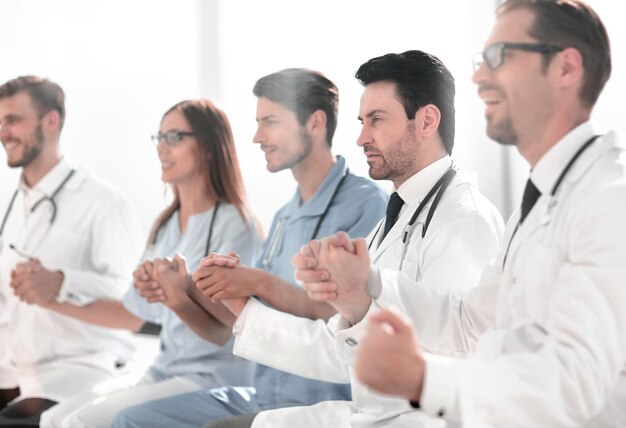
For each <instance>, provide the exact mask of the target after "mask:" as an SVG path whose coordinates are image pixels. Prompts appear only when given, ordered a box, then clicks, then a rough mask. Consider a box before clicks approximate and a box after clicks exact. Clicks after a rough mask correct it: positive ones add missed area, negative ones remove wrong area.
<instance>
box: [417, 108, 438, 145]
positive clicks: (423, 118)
mask: <svg viewBox="0 0 626 428" xmlns="http://www.w3.org/2000/svg"><path fill="white" fill-rule="evenodd" d="M440 121H441V112H440V111H439V109H438V108H437V106H436V105H434V104H427V105H425V106H424V107H421V108H420V109H419V110H417V112H415V128H416V129H415V131H416V132H417V133H418V134H419V135H421V136H422V138H423V139H426V138H428V137H430V136H431V135H433V134H435V133H436V132H437V130H438V129H439V122H440Z"/></svg>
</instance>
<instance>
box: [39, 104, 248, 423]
mask: <svg viewBox="0 0 626 428" xmlns="http://www.w3.org/2000/svg"><path fill="white" fill-rule="evenodd" d="M152 139H153V141H154V142H155V144H156V148H157V154H158V157H159V160H160V162H161V168H162V175H161V178H162V180H163V181H164V182H165V183H167V184H168V185H169V186H170V187H171V189H172V192H173V195H174V197H173V201H172V203H171V204H170V205H169V206H168V207H167V208H166V209H165V210H164V211H163V212H162V213H161V214H160V215H159V216H158V217H157V219H156V221H155V223H154V226H153V228H152V231H151V234H150V238H149V241H148V246H147V249H146V251H145V254H144V258H143V259H144V262H142V263H141V264H140V265H139V266H138V268H137V270H136V271H135V273H134V283H133V287H130V289H129V290H128V292H127V293H126V295H125V297H124V301H123V303H121V302H111V301H98V302H95V303H93V304H91V305H88V306H87V307H83V308H78V307H75V306H74V307H71V306H69V305H67V304H55V306H54V307H52V308H51V309H54V310H57V311H60V312H63V313H65V314H66V315H69V316H75V317H79V318H81V319H83V320H84V321H89V322H93V323H96V324H99V325H102V326H105V327H113V328H129V329H132V330H137V329H139V327H140V326H141V325H142V324H143V323H144V322H145V321H148V322H152V323H156V324H160V325H161V333H160V352H159V353H158V355H157V356H156V358H155V360H154V362H153V364H152V365H151V367H150V368H149V369H148V371H147V372H146V373H145V375H144V376H143V377H142V378H141V379H140V380H139V382H138V383H136V384H135V385H134V386H132V387H128V388H125V389H118V390H117V391H115V392H112V393H108V394H102V395H97V394H93V393H90V394H86V395H81V396H80V397H76V398H74V399H71V400H68V401H67V402H65V403H63V405H59V406H55V407H53V408H52V409H50V410H49V411H48V412H45V413H44V414H43V415H42V419H41V426H42V427H45V426H51V427H52V426H54V427H56V426H68V427H69V426H71V427H75V426H90V427H96V426H102V427H105V426H110V425H111V423H112V421H113V418H114V417H115V415H116V413H117V412H118V411H119V410H120V409H122V408H125V407H127V406H131V405H136V404H140V403H143V402H145V401H149V400H154V399H157V398H163V397H167V396H171V395H175V394H181V393H184V392H191V391H196V390H200V389H208V388H214V387H219V386H223V385H250V383H251V382H250V367H249V365H248V362H246V361H244V360H242V359H239V358H237V357H235V356H233V355H232V339H231V328H230V325H232V322H233V316H232V315H231V314H230V311H228V310H227V309H226V308H225V307H223V306H222V305H221V304H219V303H218V304H211V303H207V302H206V301H205V300H206V299H205V300H203V302H202V305H200V304H199V303H197V302H198V301H200V297H201V294H200V292H199V291H198V290H197V288H196V287H195V286H194V284H193V282H192V281H191V278H190V275H189V269H191V270H195V269H196V267H197V266H198V264H199V262H200V260H201V259H202V258H203V257H205V256H206V255H207V254H208V253H209V252H219V253H225V252H230V251H235V252H237V253H239V255H240V257H241V258H242V260H246V262H248V263H249V262H252V260H253V258H254V256H255V253H256V250H257V248H258V246H259V243H260V241H259V240H260V238H259V233H258V230H257V227H256V222H255V221H254V216H253V215H252V214H251V212H250V210H249V209H248V207H247V205H246V202H245V192H244V188H243V182H242V179H241V173H240V170H239V165H238V161H237V154H236V151H235V145H234V141H233V136H232V132H231V129H230V124H229V122H228V119H227V117H226V115H225V114H224V112H222V111H221V110H220V109H218V108H217V107H215V106H214V105H213V104H212V103H211V102H210V101H208V100H190V101H183V102H181V103H178V104H176V105H175V106H173V107H172V108H171V109H169V110H168V111H167V112H166V113H165V114H164V115H163V118H162V120H161V125H160V129H159V132H158V134H156V135H155V136H153V137H152ZM183 256H184V257H183ZM185 258H186V260H185ZM188 325H189V326H192V327H188ZM201 337H202V338H203V339H206V340H203V339H202V338H201ZM233 382H234V383H233Z"/></svg>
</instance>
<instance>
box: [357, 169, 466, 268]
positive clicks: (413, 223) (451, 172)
mask: <svg viewBox="0 0 626 428" xmlns="http://www.w3.org/2000/svg"><path fill="white" fill-rule="evenodd" d="M456 173H457V170H456V169H455V168H454V164H452V165H450V168H449V169H448V170H447V171H446V172H445V173H444V174H443V175H442V176H441V177H440V178H439V180H437V182H436V183H435V185H434V186H433V187H432V188H431V189H430V191H429V192H428V193H427V194H426V196H425V197H424V199H422V200H421V201H420V203H419V205H418V206H417V208H416V209H415V211H414V212H413V215H412V216H411V219H410V220H409V222H408V223H407V224H406V225H405V226H404V230H403V231H402V256H401V258H400V268H399V270H402V265H403V264H404V258H405V257H406V252H407V249H408V247H409V243H410V242H411V237H412V236H413V232H414V231H415V228H416V227H417V226H418V225H420V224H421V225H422V239H424V236H426V231H427V230H428V226H429V225H430V222H431V220H432V218H433V215H434V214H435V210H436V209H437V205H439V201H440V200H441V197H442V196H443V194H444V192H445V191H446V189H447V188H448V186H449V185H450V182H451V181H452V179H453V178H454V176H455V175H456ZM433 196H434V197H435V199H433V203H432V204H431V205H430V208H429V209H428V214H427V215H426V221H424V222H423V223H422V222H417V218H418V217H419V215H420V214H421V213H422V211H423V210H424V208H425V207H426V205H427V204H428V202H430V200H431V199H432V198H433ZM384 223H385V221H382V222H380V224H379V225H378V228H377V229H376V233H374V236H373V237H372V239H371V240H370V242H369V244H368V246H367V249H368V250H371V248H372V244H373V243H374V241H375V240H376V236H377V235H378V232H379V231H380V228H381V226H382V225H383V224H384Z"/></svg>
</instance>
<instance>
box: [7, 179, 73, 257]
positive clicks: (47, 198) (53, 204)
mask: <svg viewBox="0 0 626 428" xmlns="http://www.w3.org/2000/svg"><path fill="white" fill-rule="evenodd" d="M75 173H76V170H75V169H73V168H72V170H70V172H69V173H68V174H67V175H66V176H65V178H64V179H63V181H61V184H59V185H58V186H57V188H56V189H54V192H52V194H51V195H50V196H43V197H41V198H40V199H39V200H38V201H37V202H35V204H34V205H33V206H32V207H31V208H30V213H31V214H32V213H34V212H35V210H36V209H37V208H39V206H40V205H41V204H43V203H44V202H48V203H49V204H50V206H51V207H52V215H51V216H50V222H49V227H52V225H53V224H54V221H55V220H56V218H57V211H58V207H57V204H56V202H55V200H54V198H55V197H56V196H57V194H58V193H59V192H60V191H61V190H63V188H64V187H65V185H66V184H67V182H68V181H70V178H72V176H73V175H74V174H75ZM18 193H19V189H15V192H13V196H12V197H11V201H10V202H9V206H8V207H7V209H6V211H5V212H4V217H3V218H2V224H1V225H0V251H2V244H3V239H2V236H3V233H4V226H5V225H6V223H7V221H8V220H9V216H10V215H11V211H12V210H13V204H14V203H15V199H16V198H17V194H18Z"/></svg>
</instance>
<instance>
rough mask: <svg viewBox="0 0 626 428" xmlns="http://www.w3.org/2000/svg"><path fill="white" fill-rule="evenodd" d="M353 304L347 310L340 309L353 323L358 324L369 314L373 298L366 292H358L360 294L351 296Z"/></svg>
mask: <svg viewBox="0 0 626 428" xmlns="http://www.w3.org/2000/svg"><path fill="white" fill-rule="evenodd" d="M350 301H351V304H350V306H348V307H346V308H345V310H342V311H338V312H340V313H341V315H342V316H343V317H344V318H345V319H346V321H348V322H349V323H350V324H352V325H356V324H358V323H359V322H361V320H363V318H365V315H367V312H368V311H369V308H370V306H371V305H372V298H371V297H370V296H369V294H367V293H366V292H361V293H358V295H355V296H350Z"/></svg>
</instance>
